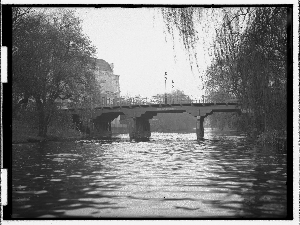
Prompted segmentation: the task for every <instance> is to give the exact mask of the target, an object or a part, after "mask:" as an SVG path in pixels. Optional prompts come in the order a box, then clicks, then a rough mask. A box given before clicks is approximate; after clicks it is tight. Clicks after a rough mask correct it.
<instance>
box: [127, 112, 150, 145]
mask: <svg viewBox="0 0 300 225" xmlns="http://www.w3.org/2000/svg"><path fill="white" fill-rule="evenodd" d="M128 125H129V126H128V130H129V137H130V140H132V139H134V140H137V141H138V140H142V141H143V140H149V138H150V137H151V131H150V122H149V119H148V118H144V117H133V118H132V119H130V122H129V124H128Z"/></svg>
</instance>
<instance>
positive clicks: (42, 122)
mask: <svg viewBox="0 0 300 225" xmlns="http://www.w3.org/2000/svg"><path fill="white" fill-rule="evenodd" d="M36 103H37V110H38V115H39V132H38V136H39V137H43V138H45V137H46V136H47V127H48V124H47V120H46V115H45V114H46V112H45V107H44V103H42V102H41V100H40V99H37V100H36Z"/></svg>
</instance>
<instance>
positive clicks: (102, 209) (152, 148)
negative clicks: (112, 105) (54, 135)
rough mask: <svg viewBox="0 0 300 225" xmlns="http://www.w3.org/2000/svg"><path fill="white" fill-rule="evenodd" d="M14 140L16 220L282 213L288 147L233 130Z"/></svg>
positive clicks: (274, 214)
mask: <svg viewBox="0 0 300 225" xmlns="http://www.w3.org/2000/svg"><path fill="white" fill-rule="evenodd" d="M195 139H196V134H195V133H188V134H178V133H152V137H151V140H150V141H148V142H133V141H132V142H130V141H129V136H128V135H124V134H122V135H117V136H116V137H115V138H114V139H113V140H112V141H106V142H105V141H102V142H101V141H95V140H94V141H87V140H86V141H70V142H48V143H30V144H15V145H13V152H12V156H13V167H12V213H13V217H14V218H66V217H69V218H75V217H85V218H89V217H95V218H100V217H111V218H125V217H131V218H132V217H142V218H147V217H152V218H154V217H155V218H160V217H169V218H170V217H171V218H176V217H191V218H228V217H233V218H264V217H267V218H283V217H285V216H286V213H287V212H286V202H287V200H286V152H281V151H279V150H276V149H271V148H259V147H257V146H255V145H254V144H253V143H251V142H249V141H247V140H246V138H245V137H244V136H243V135H240V134H237V133H235V132H227V133H214V132H212V131H209V130H206V131H205V140H204V141H202V142H197V141H196V140H195Z"/></svg>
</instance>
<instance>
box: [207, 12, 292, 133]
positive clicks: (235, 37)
mask: <svg viewBox="0 0 300 225" xmlns="http://www.w3.org/2000/svg"><path fill="white" fill-rule="evenodd" d="M241 12H243V13H241ZM245 16H246V17H247V22H248V25H247V26H246V27H245V26H244V27H243V29H242V30H241V29H240V26H241V24H242V23H241V21H240V20H241V17H245ZM286 23H287V12H286V8H269V7H264V8H255V9H252V10H251V9H244V11H243V10H240V11H237V12H235V13H232V11H229V12H226V13H225V14H224V21H223V24H222V27H221V28H220V29H219V30H218V31H217V38H216V44H215V61H214V63H213V64H212V65H211V66H210V68H209V69H208V71H207V76H208V81H207V84H206V85H207V88H208V92H209V93H210V95H213V94H214V93H216V92H221V93H224V92H225V93H228V94H230V95H231V96H232V97H235V98H237V99H239V101H240V103H241V104H242V106H243V108H244V109H245V110H247V111H249V112H250V113H249V115H248V117H249V118H248V119H249V120H250V121H251V122H252V123H253V124H254V127H255V128H256V129H258V131H259V132H262V131H265V130H266V129H274V130H285V129H286V80H287V73H286V63H287V62H286V54H287V53H286V47H287V46H286V43H287V36H286ZM250 114H251V115H250Z"/></svg>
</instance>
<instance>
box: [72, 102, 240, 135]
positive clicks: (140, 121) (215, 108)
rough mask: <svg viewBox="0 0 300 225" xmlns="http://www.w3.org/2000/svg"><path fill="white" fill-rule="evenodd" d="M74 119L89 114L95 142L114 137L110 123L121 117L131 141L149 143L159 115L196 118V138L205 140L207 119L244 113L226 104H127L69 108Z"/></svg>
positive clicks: (236, 104) (236, 106) (235, 105)
mask: <svg viewBox="0 0 300 225" xmlns="http://www.w3.org/2000/svg"><path fill="white" fill-rule="evenodd" d="M67 110H68V111H69V112H70V113H72V115H73V120H74V118H77V119H78V118H82V117H84V116H85V117H86V114H88V117H89V121H90V125H89V130H90V134H91V136H93V137H95V138H100V139H101V138H110V137H111V135H112V134H111V121H113V120H114V119H115V118H117V117H118V116H120V115H121V119H123V120H124V119H126V120H127V121H128V130H129V136H130V139H135V140H144V139H145V140H147V139H149V138H150V136H151V131H150V123H149V120H150V119H152V118H153V117H154V116H156V115H157V114H158V113H183V112H187V113H189V114H191V115H192V116H194V117H196V118H197V124H196V134H197V140H201V139H203V137H204V127H203V122H204V118H205V117H206V116H208V115H211V114H212V113H214V112H237V113H241V109H240V107H239V104H238V103H237V102H226V103H216V102H215V103H200V101H199V102H198V103H197V102H188V103H174V104H172V103H170V104H161V103H160V104H151V103H146V104H145V103H144V104H143V103H139V104H127V105H123V104H122V105H121V104H120V105H115V104H114V105H110V106H100V107H95V108H93V109H92V110H91V109H90V110H89V112H87V111H88V110H87V109H85V108H68V109H67Z"/></svg>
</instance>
